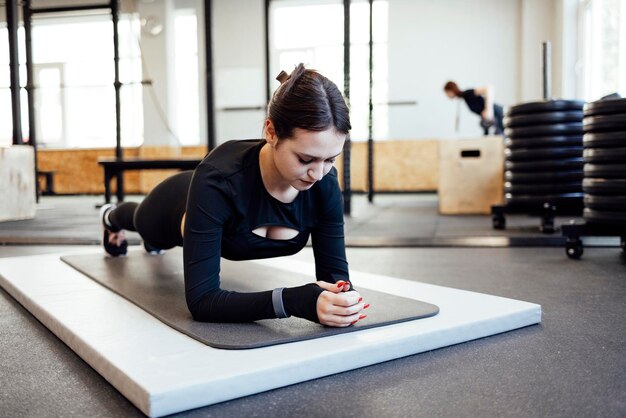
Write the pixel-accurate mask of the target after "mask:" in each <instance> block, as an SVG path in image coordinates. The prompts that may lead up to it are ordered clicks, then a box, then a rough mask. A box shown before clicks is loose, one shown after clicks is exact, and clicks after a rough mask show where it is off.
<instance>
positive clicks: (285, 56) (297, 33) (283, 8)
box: [270, 0, 389, 141]
mask: <svg viewBox="0 0 626 418" xmlns="http://www.w3.org/2000/svg"><path fill="white" fill-rule="evenodd" d="M270 5H271V8H270V17H271V20H270V28H271V31H270V45H271V66H270V67H271V74H270V79H271V80H273V79H274V77H275V76H276V74H278V73H279V72H280V70H285V71H287V72H290V71H291V70H293V68H294V66H295V65H297V64H298V63H300V62H302V63H304V64H305V65H306V66H307V67H308V68H313V69H316V70H318V71H320V72H321V73H322V74H324V75H325V76H327V77H328V78H330V79H331V80H332V81H334V82H335V83H336V84H337V86H338V87H339V89H341V90H343V86H344V76H343V38H344V28H343V23H344V14H343V2H341V1H304V2H303V1H301V0H300V1H294V0H274V1H272V2H271V4H270ZM373 7H374V13H373V41H374V47H373V54H374V65H373V103H374V111H373V116H374V118H373V128H374V137H375V139H385V138H387V136H388V131H389V129H388V117H387V114H388V113H387V100H388V98H387V91H388V82H387V74H388V70H387V33H388V30H387V21H388V18H387V15H388V3H387V1H386V0H385V1H383V0H378V1H375V2H374V5H373ZM350 14H351V16H350V41H351V55H350V61H351V62H350V109H351V112H350V118H351V122H352V127H353V129H352V132H351V135H350V136H351V138H352V140H355V141H359V140H365V139H367V137H368V123H369V121H368V119H369V118H368V107H369V94H368V92H369V4H368V2H366V1H353V2H352V5H351V8H350ZM277 86H278V82H275V81H274V87H277Z"/></svg>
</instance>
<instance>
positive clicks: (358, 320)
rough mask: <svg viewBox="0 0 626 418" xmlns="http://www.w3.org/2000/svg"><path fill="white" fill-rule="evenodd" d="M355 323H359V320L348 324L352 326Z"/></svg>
mask: <svg viewBox="0 0 626 418" xmlns="http://www.w3.org/2000/svg"><path fill="white" fill-rule="evenodd" d="M357 322H359V320H358V319H357V320H356V321H352V322H350V325H354V324H356V323H357Z"/></svg>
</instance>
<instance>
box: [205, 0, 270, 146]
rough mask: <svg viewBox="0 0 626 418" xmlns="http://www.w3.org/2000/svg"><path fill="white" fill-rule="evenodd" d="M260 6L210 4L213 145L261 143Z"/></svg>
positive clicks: (242, 1)
mask: <svg viewBox="0 0 626 418" xmlns="http://www.w3.org/2000/svg"><path fill="white" fill-rule="evenodd" d="M264 13H265V2H264V1H263V0H228V1H225V0H217V1H213V74H214V83H215V84H214V97H215V111H216V112H215V123H216V136H217V142H218V144H219V143H222V142H224V141H227V140H230V139H245V138H260V137H261V134H262V132H263V121H264V120H265V110H235V111H232V110H231V111H228V110H224V109H225V108H249V107H262V106H265V104H266V103H265V100H266V93H265V40H264V39H265V25H264Z"/></svg>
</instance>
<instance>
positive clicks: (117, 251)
mask: <svg viewBox="0 0 626 418" xmlns="http://www.w3.org/2000/svg"><path fill="white" fill-rule="evenodd" d="M115 207H116V205H115V204H113V203H107V204H105V205H102V207H101V208H100V221H101V222H102V229H103V237H102V246H103V247H104V251H106V252H107V254H109V255H110V256H112V257H119V256H121V255H126V252H127V251H128V241H126V240H124V241H122V243H121V244H120V245H119V246H117V245H113V244H111V243H109V237H110V235H111V234H119V233H122V234H123V232H122V231H121V230H119V231H115V230H114V229H113V228H112V227H110V226H109V225H107V223H106V222H105V221H104V219H105V216H106V215H107V213H108V212H109V211H111V210H113V209H115Z"/></svg>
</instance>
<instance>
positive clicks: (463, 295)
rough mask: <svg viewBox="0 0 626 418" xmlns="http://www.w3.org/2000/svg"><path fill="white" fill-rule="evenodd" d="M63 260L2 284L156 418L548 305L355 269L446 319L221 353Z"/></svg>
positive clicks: (1, 267) (279, 263)
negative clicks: (436, 308) (424, 303)
mask: <svg viewBox="0 0 626 418" xmlns="http://www.w3.org/2000/svg"><path fill="white" fill-rule="evenodd" d="M92 251H95V250H89V252H92ZM97 251H101V250H99V249H98V250H97ZM74 253H76V252H74ZM61 255H66V254H53V255H39V256H30V257H16V258H3V259H0V285H1V286H2V287H3V288H4V289H5V290H6V291H7V292H8V293H10V294H11V295H12V296H13V297H14V298H15V299H16V300H17V301H19V302H20V303H21V304H22V305H23V306H24V307H25V308H26V309H28V310H29V311H30V312H31V313H32V314H33V315H34V316H35V317H37V319H39V321H41V322H42V323H43V324H44V325H45V326H46V327H48V329H50V331H52V332H53V333H54V334H55V335H57V336H58V337H59V338H60V339H61V340H62V341H63V342H65V344H67V345H68V346H69V347H70V348H71V349H72V350H74V351H75V352H76V353H77V354H78V355H79V356H80V357H82V358H83V359H84V360H85V361H86V362H87V363H89V364H90V365H91V366H92V367H93V368H94V369H95V370H96V371H97V372H98V373H100V374H101V375H102V376H103V377H104V378H105V379H106V380H108V381H109V382H110V383H111V384H112V385H113V386H114V387H115V388H117V390H119V391H120V392H121V393H122V394H123V395H124V396H125V397H126V398H128V399H129V400H130V401H131V402H132V403H133V404H135V405H136V406H137V408H139V409H140V410H141V411H142V412H143V413H145V414H146V415H149V416H163V415H167V414H172V413H176V412H180V411H184V410H188V409H192V408H197V407H201V406H206V405H211V404H214V403H218V402H222V401H226V400H229V399H234V398H238V397H242V396H246V395H250V394H255V393H259V392H263V391H266V390H270V389H274V388H278V387H282V386H287V385H291V384H294V383H298V382H303V381H306V380H310V379H315V378H318V377H322V376H327V375H331V374H335V373H339V372H343V371H346V370H352V369H356V368H359V367H363V366H368V365H371V364H376V363H380V362H383V361H387V360H392V359H396V358H400V357H404V356H408V355H411V354H416V353H421V352H424V351H429V350H433V349H436V348H440V347H445V346H449V345H453V344H457V343H462V342H465V341H470V340H473V339H477V338H482V337H487V336H489V335H494V334H498V333H501V332H505V331H510V330H513V329H516V328H521V327H525V326H528V325H532V324H537V323H539V322H540V321H541V307H540V306H539V305H536V304H532V303H527V302H522V301H517V300H512V299H505V298H500V297H495V296H489V295H484V294H479V293H473V292H467V291H462V290H456V289H450V288H446V287H441V286H434V285H429V284H424V283H418V282H412V281H408V280H402V279H397V278H391V277H386V276H381V275H375V274H368V273H362V272H357V271H352V272H351V275H352V277H351V278H352V281H353V283H355V286H356V287H357V288H358V287H365V288H369V289H373V290H377V291H380V292H387V293H391V294H396V295H400V296H404V297H408V298H415V299H420V300H424V301H427V302H430V303H433V304H436V305H438V306H439V308H440V313H439V314H438V315H436V316H434V317H432V318H427V319H421V320H417V321H412V322H406V323H402V324H396V325H391V326H387V327H381V328H375V329H369V330H364V331H360V332H354V333H347V334H342V335H336V336H332V337H326V338H320V339H316V340H309V341H302V342H296V343H291V344H284V345H279V346H272V347H265V348H259V349H254V350H219V349H215V348H211V347H208V346H205V345H203V344H201V343H199V342H198V341H196V340H193V339H192V338H189V337H187V336H185V335H183V334H181V333H179V332H178V331H175V330H174V329H172V328H169V327H168V326H166V325H164V324H163V323H161V322H160V321H158V320H156V319H155V318H153V317H152V316H151V315H149V314H147V313H146V312H144V311H143V310H141V309H140V308H138V307H136V306H135V305H133V304H132V303H130V302H128V301H126V300H125V299H123V298H122V297H120V296H118V295H116V294H114V293H113V292H111V291H109V290H107V289H106V288H104V287H102V286H100V285H99V284H97V283H96V282H94V281H93V280H91V279H89V278H88V277H86V276H84V275H82V274H81V273H79V272H77V271H76V270H74V269H73V268H71V267H69V266H68V265H66V264H65V263H63V262H62V261H60V260H59V257H60V256H61ZM131 256H132V254H131ZM255 263H258V264H259V265H260V266H261V265H271V266H273V267H276V268H281V269H285V270H288V271H300V272H306V273H309V274H311V277H313V274H312V272H313V269H314V266H313V265H312V264H308V263H303V262H299V261H294V260H290V259H284V258H283V259H270V260H264V261H260V262H255Z"/></svg>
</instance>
